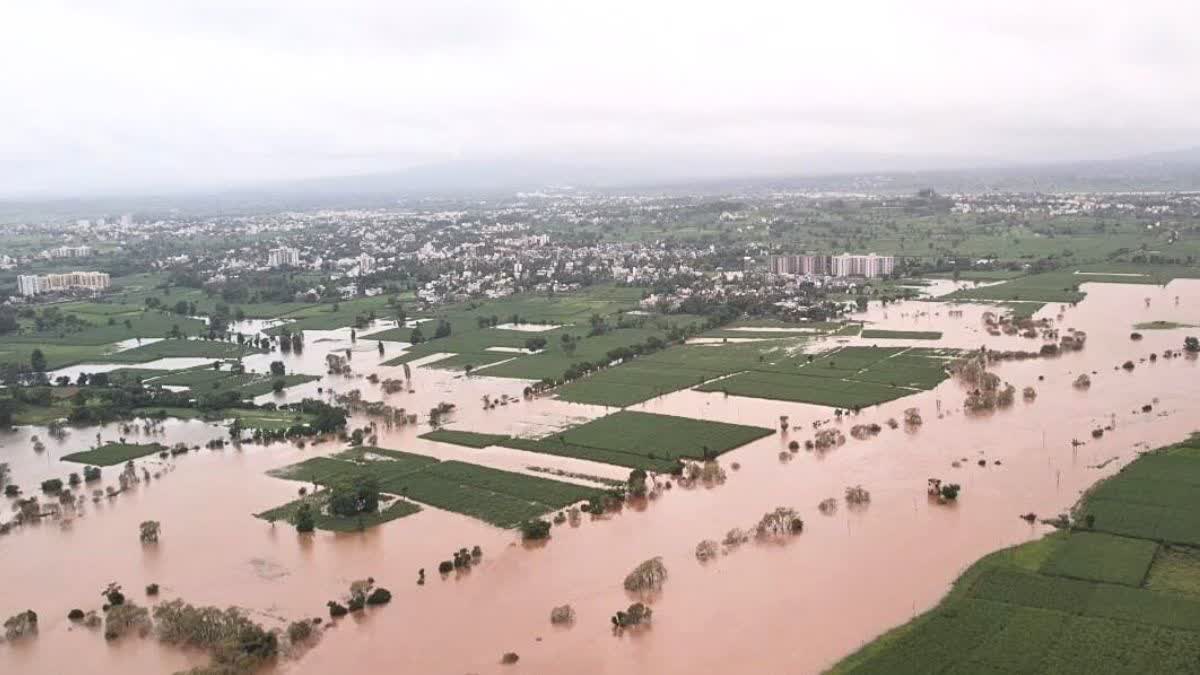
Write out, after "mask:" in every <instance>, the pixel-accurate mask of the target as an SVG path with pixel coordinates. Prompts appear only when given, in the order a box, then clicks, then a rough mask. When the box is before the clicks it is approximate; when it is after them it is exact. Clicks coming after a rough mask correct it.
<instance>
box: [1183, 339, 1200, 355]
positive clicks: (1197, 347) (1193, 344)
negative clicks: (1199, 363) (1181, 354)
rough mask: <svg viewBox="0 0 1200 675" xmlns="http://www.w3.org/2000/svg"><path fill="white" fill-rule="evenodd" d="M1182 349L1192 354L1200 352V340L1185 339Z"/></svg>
mask: <svg viewBox="0 0 1200 675" xmlns="http://www.w3.org/2000/svg"><path fill="white" fill-rule="evenodd" d="M1183 348H1184V349H1185V350H1187V351H1189V352H1191V353H1193V354H1195V353H1196V352H1200V338H1196V337H1186V338H1184V339H1183Z"/></svg>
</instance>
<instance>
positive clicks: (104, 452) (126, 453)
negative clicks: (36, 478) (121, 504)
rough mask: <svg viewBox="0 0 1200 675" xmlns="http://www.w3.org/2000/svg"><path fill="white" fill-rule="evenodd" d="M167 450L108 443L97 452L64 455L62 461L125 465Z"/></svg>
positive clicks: (87, 451) (156, 446)
mask: <svg viewBox="0 0 1200 675" xmlns="http://www.w3.org/2000/svg"><path fill="white" fill-rule="evenodd" d="M166 449H167V448H166V447H165V446H162V445H159V444H158V443H145V444H138V443H106V444H104V445H102V446H100V447H99V448H96V449H95V450H84V451H83V452H73V453H71V454H69V455H64V456H63V458H62V461H64V462H76V463H79V464H92V465H95V466H112V465H114V464H124V463H125V462H128V461H129V460H131V459H137V458H139V457H145V456H146V455H155V454H158V453H160V452H163V451H164V450H166Z"/></svg>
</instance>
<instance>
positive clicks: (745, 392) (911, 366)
mask: <svg viewBox="0 0 1200 675" xmlns="http://www.w3.org/2000/svg"><path fill="white" fill-rule="evenodd" d="M945 365H946V358H945V357H944V356H942V355H941V352H938V351H934V350H926V349H915V348H914V349H904V348H894V347H893V348H882V347H844V348H842V349H838V350H835V351H832V352H827V353H824V354H820V355H804V354H799V355H793V356H788V357H787V358H783V359H779V360H775V361H764V362H762V363H758V364H755V365H754V367H753V368H751V369H750V370H747V371H745V372H740V373H738V374H736V375H733V376H731V377H727V378H724V379H721V380H716V381H713V382H709V383H708V384H705V385H702V386H700V387H698V389H699V390H700V391H710V392H722V393H725V394H732V395H735V396H748V397H751V398H767V399H777V400H782V401H797V402H801V403H812V404H815V405H825V406H832V407H835V408H851V409H856V408H863V407H866V406H870V405H876V404H878V403H883V402H885V401H891V400H894V399H897V398H901V397H904V396H908V395H909V394H913V393H916V392H918V391H925V390H928V389H932V388H933V387H935V386H937V385H938V384H939V383H940V382H942V381H943V380H945V379H946V377H947V375H946V372H945Z"/></svg>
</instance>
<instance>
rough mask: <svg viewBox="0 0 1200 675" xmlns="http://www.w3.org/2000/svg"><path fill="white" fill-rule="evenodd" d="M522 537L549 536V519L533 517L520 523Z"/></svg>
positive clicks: (536, 537)
mask: <svg viewBox="0 0 1200 675" xmlns="http://www.w3.org/2000/svg"><path fill="white" fill-rule="evenodd" d="M520 529H521V538H522V539H547V538H549V537H550V523H549V521H545V520H542V519H541V518H535V519H532V520H527V521H525V522H523V523H521V527H520Z"/></svg>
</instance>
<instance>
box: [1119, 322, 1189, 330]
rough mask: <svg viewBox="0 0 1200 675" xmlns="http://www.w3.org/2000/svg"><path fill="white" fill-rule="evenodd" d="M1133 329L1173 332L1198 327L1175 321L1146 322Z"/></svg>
mask: <svg viewBox="0 0 1200 675" xmlns="http://www.w3.org/2000/svg"><path fill="white" fill-rule="evenodd" d="M1133 327H1134V328H1136V329H1138V330H1173V329H1176V328H1195V327H1196V326H1195V325H1193V324H1190V323H1176V322H1174V321H1144V322H1142V323H1139V324H1134V326H1133Z"/></svg>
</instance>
